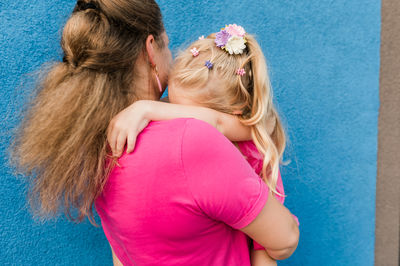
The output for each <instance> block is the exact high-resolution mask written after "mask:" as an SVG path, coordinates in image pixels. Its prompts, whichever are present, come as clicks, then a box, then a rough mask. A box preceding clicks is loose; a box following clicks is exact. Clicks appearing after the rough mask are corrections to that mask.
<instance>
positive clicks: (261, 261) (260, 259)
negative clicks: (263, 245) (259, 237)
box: [250, 249, 277, 266]
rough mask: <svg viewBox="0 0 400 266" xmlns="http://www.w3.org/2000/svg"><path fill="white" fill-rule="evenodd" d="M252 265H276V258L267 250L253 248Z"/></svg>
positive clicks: (251, 254)
mask: <svg viewBox="0 0 400 266" xmlns="http://www.w3.org/2000/svg"><path fill="white" fill-rule="evenodd" d="M250 258H251V266H276V265H277V263H276V260H274V259H273V258H271V257H270V256H269V255H268V253H267V251H266V250H254V249H252V250H251V253H250Z"/></svg>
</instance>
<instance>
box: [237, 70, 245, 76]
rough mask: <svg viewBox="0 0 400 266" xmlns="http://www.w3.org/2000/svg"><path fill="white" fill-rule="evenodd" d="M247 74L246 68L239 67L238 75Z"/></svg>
mask: <svg viewBox="0 0 400 266" xmlns="http://www.w3.org/2000/svg"><path fill="white" fill-rule="evenodd" d="M245 74H246V71H245V70H244V68H239V69H238V70H236V75H239V76H241V77H243V76H244V75H245Z"/></svg>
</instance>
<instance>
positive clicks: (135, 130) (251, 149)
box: [107, 24, 296, 265]
mask: <svg viewBox="0 0 400 266" xmlns="http://www.w3.org/2000/svg"><path fill="white" fill-rule="evenodd" d="M169 100H170V102H171V103H173V104H168V103H162V102H154V101H138V102H135V103H134V104H133V105H131V106H130V107H128V108H127V109H125V110H124V111H122V112H121V113H120V114H118V115H117V116H116V117H115V118H114V119H113V120H112V121H111V123H110V126H109V128H108V134H107V137H108V141H109V144H110V147H111V149H112V150H113V154H114V156H120V155H121V152H122V150H123V147H124V145H125V143H126V142H127V150H126V152H127V153H129V152H131V151H133V149H134V145H135V140H136V136H137V135H138V134H139V133H140V131H141V130H142V129H143V128H145V127H146V126H147V124H148V123H149V121H158V120H167V119H174V118H182V117H193V118H197V119H200V120H203V121H206V122H208V123H210V124H211V125H213V126H215V127H216V128H217V129H218V130H219V131H221V133H223V134H224V135H225V136H226V137H227V138H228V139H230V140H231V141H233V142H234V143H235V144H236V146H237V147H238V148H239V150H240V151H241V152H242V154H243V155H244V156H245V157H246V159H247V161H248V162H249V164H250V165H251V166H252V167H253V168H254V170H255V171H256V172H257V173H258V174H260V177H261V178H262V179H263V180H264V181H265V182H266V184H267V185H268V187H269V189H270V190H271V191H272V192H273V193H274V195H275V196H276V197H277V198H278V199H279V201H280V202H281V203H283V202H284V189H283V184H282V180H281V177H280V173H279V161H280V160H281V158H282V154H283V151H284V149H285V134H284V131H283V128H282V124H281V122H280V118H279V116H278V113H277V112H276V109H275V107H274V105H273V102H272V91H271V86H270V82H269V78H268V74H267V66H266V62H265V59H264V55H263V53H262V51H261V48H260V46H259V45H258V43H257V41H256V40H255V39H254V37H253V36H252V35H249V34H247V33H246V32H245V30H244V29H243V28H242V27H241V26H238V25H236V24H233V25H232V24H231V25H228V26H226V27H225V28H224V29H222V30H221V31H220V32H218V33H216V34H212V35H210V36H208V37H207V38H200V39H199V40H197V41H195V42H194V43H192V44H191V45H190V46H189V47H188V48H187V49H186V50H184V51H182V52H181V53H180V54H179V55H178V57H177V58H176V60H175V63H174V66H173V69H172V71H171V75H170V79H169ZM166 141H168V140H166ZM295 219H296V218H295ZM253 247H254V248H253V249H252V252H251V259H252V265H276V262H275V260H274V259H272V258H271V257H270V256H269V255H268V253H267V252H266V251H265V249H264V247H262V246H260V245H259V244H257V243H255V242H254V245H253Z"/></svg>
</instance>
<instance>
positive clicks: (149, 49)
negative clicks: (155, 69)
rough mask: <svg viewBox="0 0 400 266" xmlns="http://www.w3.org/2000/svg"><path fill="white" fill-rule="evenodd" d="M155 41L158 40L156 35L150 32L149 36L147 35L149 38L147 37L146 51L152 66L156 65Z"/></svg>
mask: <svg viewBox="0 0 400 266" xmlns="http://www.w3.org/2000/svg"><path fill="white" fill-rule="evenodd" d="M155 43H156V42H155V40H154V36H153V35H151V34H150V35H149V36H147V39H146V53H147V56H148V58H149V62H150V64H151V65H152V66H155V65H156V63H155V60H154V57H155V53H154V50H155V48H154V45H155Z"/></svg>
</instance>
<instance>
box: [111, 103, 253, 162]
mask: <svg viewBox="0 0 400 266" xmlns="http://www.w3.org/2000/svg"><path fill="white" fill-rule="evenodd" d="M175 118H196V119H199V120H202V121H204V122H207V123H209V124H211V125H212V126H214V127H215V128H217V129H218V130H219V131H220V132H221V133H222V134H224V135H225V136H226V137H227V138H228V139H229V140H231V141H245V140H250V139H251V132H250V128H249V127H247V126H245V125H243V124H242V123H241V122H240V121H239V118H238V117H236V116H234V115H229V114H225V113H221V112H218V111H215V110H213V109H209V108H205V107H199V106H191V105H179V104H170V103H165V102H158V101H149V100H141V101H137V102H135V103H133V104H132V105H130V106H129V107H127V108H126V109H124V110H123V111H121V112H120V113H119V114H118V115H116V116H115V117H114V118H113V119H112V120H111V122H110V124H109V127H108V129H107V140H108V142H109V144H110V147H111V149H112V151H113V155H114V156H117V157H119V156H121V154H122V152H123V148H124V146H125V143H126V142H127V150H126V152H127V153H130V152H132V151H133V149H134V148H135V142H136V137H137V135H138V134H139V133H140V132H141V131H142V130H143V129H144V128H145V127H146V126H147V124H148V123H149V122H150V121H160V120H170V119H175Z"/></svg>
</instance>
